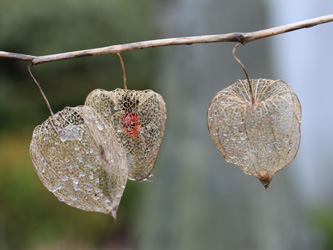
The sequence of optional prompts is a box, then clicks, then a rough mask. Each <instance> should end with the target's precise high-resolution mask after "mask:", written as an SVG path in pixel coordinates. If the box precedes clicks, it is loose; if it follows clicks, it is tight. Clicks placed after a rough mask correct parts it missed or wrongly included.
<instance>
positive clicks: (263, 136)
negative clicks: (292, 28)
mask: <svg viewBox="0 0 333 250" xmlns="http://www.w3.org/2000/svg"><path fill="white" fill-rule="evenodd" d="M251 82H252V89H253V97H254V103H252V101H251V93H250V90H249V84H248V81H247V80H237V82H236V83H234V84H233V85H231V86H229V87H227V88H225V89H223V90H222V91H220V92H218V93H217V95H216V96H215V97H214V99H213V100H212V102H211V103H210V105H209V108H208V113H207V124H208V129H209V133H210V135H211V137H212V139H213V141H214V143H215V145H216V147H217V148H218V149H219V151H220V152H221V154H222V156H223V158H224V159H225V160H226V161H227V162H229V163H233V164H235V165H237V166H238V167H240V169H241V170H242V171H243V172H244V173H245V174H249V175H254V176H255V177H257V178H258V179H259V180H260V181H261V182H262V183H263V185H264V186H265V188H268V185H269V183H270V182H271V180H272V178H273V176H274V174H275V173H276V172H277V171H279V170H280V169H282V168H284V167H285V166H287V165H288V164H289V163H290V162H291V161H292V160H293V159H294V158H295V156H296V154H297V151H298V148H299V143H300V137H301V129H300V128H301V118H302V114H301V104H300V102H299V100H298V98H297V96H296V94H295V93H294V92H292V90H291V89H290V88H289V86H288V84H287V83H285V82H283V81H281V80H276V81H274V80H269V79H255V80H251Z"/></svg>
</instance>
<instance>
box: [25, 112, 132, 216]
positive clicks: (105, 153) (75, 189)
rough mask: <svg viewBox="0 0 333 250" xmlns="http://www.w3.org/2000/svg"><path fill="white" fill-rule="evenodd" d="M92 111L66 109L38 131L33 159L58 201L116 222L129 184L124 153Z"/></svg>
mask: <svg viewBox="0 0 333 250" xmlns="http://www.w3.org/2000/svg"><path fill="white" fill-rule="evenodd" d="M115 138H116V134H115V132H114V131H113V129H112V128H110V127H109V126H108V125H107V124H106V123H105V121H104V120H103V119H101V117H100V116H99V115H98V114H97V113H96V112H95V110H94V109H93V108H91V107H88V106H79V107H74V108H70V107H66V108H65V109H63V110H62V111H60V112H58V113H56V114H55V115H53V116H51V117H49V118H48V119H47V120H46V121H45V122H44V123H43V124H42V125H39V126H37V127H36V128H35V130H34V133H33V136H32V141H31V144H30V157H31V160H32V162H33V164H34V166H35V169H36V172H37V174H38V176H39V178H40V179H41V181H42V182H43V184H44V186H45V187H46V188H47V189H48V190H49V191H50V192H52V193H53V194H54V195H55V196H56V197H57V198H58V199H59V201H63V202H65V203H66V204H68V205H70V206H72V207H75V208H78V209H82V210H86V211H93V212H101V213H106V214H111V215H112V216H113V217H114V218H116V213H117V209H118V205H119V202H120V200H121V197H122V195H123V192H124V188H125V185H126V181H127V175H128V169H127V165H126V153H125V152H124V150H123V148H122V146H121V145H120V144H119V143H118V141H117V140H116V139H115Z"/></svg>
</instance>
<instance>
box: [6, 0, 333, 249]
mask: <svg viewBox="0 0 333 250" xmlns="http://www.w3.org/2000/svg"><path fill="white" fill-rule="evenodd" d="M160 2H161V3H162V2H163V4H160V5H159V6H158V7H157V6H156V5H157V2H156V1H153V0H141V1H135V0H123V1H109V0H98V1H88V0H80V1H78V0H76V1H74V0H71V1H70V0H57V1H44V0H29V1H27V0H14V1H13V0H0V50H3V51H10V52H17V53H24V54H32V55H44V54H53V53H59V52H66V51H72V50H80V49H88V48H94V47H102V46H108V45H113V44H121V43H129V42H135V41H142V40H150V39H157V38H160V37H161V33H160V26H163V18H160V16H159V15H160V14H161V12H163V10H164V9H163V8H165V9H168V4H167V1H160ZM174 2H177V1H174ZM180 2H181V1H180ZM238 2H242V1H238ZM193 8H195V7H193ZM198 8H199V7H198ZM243 9H245V10H246V7H245V8H243ZM192 11H193V9H192ZM203 11H205V10H204V9H203ZM250 11H251V10H250ZM187 13H188V14H191V13H192V12H191V10H189V12H187ZM171 16H172V15H171ZM214 18H215V17H213V16H212V19H214ZM161 23H162V24H161ZM198 23H199V24H200V22H198ZM199 24H198V25H199ZM193 25H194V24H193ZM243 25H244V29H245V26H246V25H247V23H243ZM199 26H200V25H199ZM169 27H172V25H170V26H169ZM174 27H178V24H174ZM189 27H191V25H189ZM246 27H247V28H250V26H246ZM183 28H184V27H183ZM205 28H207V29H206V30H207V32H215V33H218V32H219V31H221V33H222V32H231V31H238V30H226V29H222V28H221V29H220V30H218V29H216V30H214V29H212V28H211V27H205ZM251 28H252V27H251ZM260 28H262V27H254V29H260ZM165 29H166V28H165V27H164V30H165ZM184 30H186V27H185V28H184ZM189 30H191V29H190V28H189ZM249 31H250V30H249ZM169 33H170V34H171V35H173V34H174V33H173V32H172V30H170V29H169ZM164 34H165V33H164ZM175 34H176V33H175ZM199 34H202V33H198V34H194V33H191V32H190V33H186V32H184V33H177V35H184V36H185V35H199ZM258 43H259V42H258ZM204 46H206V45H204ZM207 46H208V45H207ZM224 46H227V45H224ZM229 47H230V46H229ZM229 47H228V53H229V51H230V48H231V47H230V48H229ZM182 48H185V47H182ZM250 48H251V47H250ZM213 49H220V47H217V45H215V47H213ZM183 50H184V51H185V49H183ZM169 51H171V50H167V51H166V52H169ZM164 52H165V51H164ZM159 56H160V54H159V49H145V50H140V51H132V52H127V53H124V54H123V59H124V62H125V67H126V72H127V81H128V86H129V88H131V89H146V88H152V89H154V90H155V88H156V85H155V82H154V81H155V80H156V79H157V78H158V75H159V70H160V69H161V68H160V67H161V65H163V63H160V60H159ZM202 57H203V56H202ZM199 58H200V56H199ZM220 60H222V58H221V59H220ZM228 60H229V61H230V60H231V59H230V58H229V59H228ZM206 62H207V61H206ZM167 63H169V64H172V63H173V61H172V60H170V61H168V62H167ZM185 63H186V60H185ZM208 64H209V62H208V63H207V65H208ZM199 65H200V63H199ZM27 66H28V63H27V62H22V61H17V60H10V59H3V58H0V249H1V250H7V249H37V250H38V249H51V250H52V249H73V250H75V249H83V250H85V249H87V250H88V249H116V250H125V249H126V250H129V249H135V246H137V245H139V244H138V243H137V242H135V240H137V239H138V238H139V236H138V235H140V234H141V233H140V232H137V231H138V229H137V228H143V230H145V226H136V227H135V228H136V229H135V230H136V231H135V230H134V229H133V228H134V225H135V224H137V223H142V224H143V225H145V221H143V222H142V221H141V222H140V221H139V222H138V219H137V217H139V216H140V215H142V212H140V213H139V212H138V211H142V210H144V209H145V206H143V207H142V206H141V202H142V199H143V197H145V196H147V192H146V190H149V189H154V188H155V187H159V183H158V182H157V183H155V184H151V183H135V182H132V181H129V182H128V184H127V187H126V190H125V193H124V196H123V199H122V201H121V204H120V207H119V210H118V218H117V220H116V221H114V220H113V219H112V217H111V216H108V215H104V214H97V213H89V212H84V211H80V210H77V209H74V208H72V207H69V206H67V205H65V204H64V203H61V202H59V201H58V200H57V199H56V198H55V197H54V196H53V195H52V194H51V193H50V192H48V191H47V190H46V188H44V186H43V185H42V183H41V182H40V181H39V179H38V176H37V175H36V174H35V171H34V167H33V165H32V163H31V161H30V157H29V143H30V140H31V135H32V131H33V128H34V127H35V126H37V125H39V124H41V123H42V122H43V121H44V120H46V119H47V118H48V116H49V115H50V114H49V111H48V109H47V107H46V105H45V102H44V100H43V99H42V97H41V95H40V93H39V91H38V89H37V87H36V86H35V84H34V83H33V81H32V79H31V78H30V76H29V75H28V72H27ZM232 67H236V66H235V65H233V66H232ZM237 67H238V66H237ZM196 70H198V68H196ZM32 71H33V73H34V75H35V77H36V78H37V79H38V80H39V82H40V84H41V86H42V88H43V90H44V92H45V94H46V96H47V97H48V100H49V102H50V104H51V106H52V108H53V111H54V112H57V111H59V110H62V109H63V108H64V107H65V106H77V105H81V104H83V103H84V100H85V97H86V96H87V95H88V94H89V92H90V91H92V90H93V89H95V88H102V89H106V90H112V89H115V88H119V87H122V71H121V66H120V63H119V59H118V57H117V56H116V55H104V56H94V57H87V58H80V59H75V60H69V61H61V62H52V63H47V64H42V65H38V66H34V67H33V68H32ZM252 72H255V73H260V70H259V69H258V71H257V72H256V71H255V70H252ZM239 74H242V73H241V71H239ZM230 78H233V76H231V77H230ZM216 89H217V90H220V87H218V88H216ZM173 90H174V89H173ZM214 91H215V90H214ZM165 92H167V91H165ZM166 94H167V95H166V96H168V95H169V97H170V96H172V95H173V94H172V93H166ZM210 95H211V94H210ZM211 97H213V96H211ZM167 99H168V98H167ZM170 100H171V98H170ZM204 102H207V105H208V103H209V100H204ZM169 103H170V102H169ZM167 107H168V103H167ZM204 108H206V107H204ZM171 119H172V118H171ZM172 128H175V127H172V126H169V127H167V129H172ZM202 133H204V131H203V132H202ZM169 147H172V145H171V146H169ZM162 150H163V147H162ZM214 153H215V154H216V155H218V154H217V152H214ZM162 154H163V153H162ZM170 157H171V158H172V157H173V156H170ZM217 157H220V156H217ZM219 160H220V161H221V162H222V161H223V160H222V158H219ZM184 162H185V163H186V164H188V165H190V163H188V162H186V161H184ZM185 163H184V164H185ZM219 167H220V166H219ZM237 171H238V169H237V170H235V172H236V174H237V175H238V174H239V173H238V172H237ZM241 178H243V177H241ZM244 178H250V177H246V176H245V177H244ZM208 182H209V184H210V180H209V181H208ZM212 183H214V182H212ZM257 184H258V186H259V183H256V185H257ZM212 185H213V184H212ZM160 186H162V184H161V185H160ZM260 188H261V187H260ZM273 192H274V191H273ZM187 198H188V197H187V196H182V197H180V196H179V197H178V199H182V200H186V199H187ZM211 198H212V197H211ZM214 198H216V197H214ZM212 199H213V198H212ZM217 199H219V198H217ZM149 202H151V200H150V201H149ZM149 202H148V203H149ZM146 206H150V204H148V205H147V204H146ZM305 210H306V215H305V217H306V218H307V220H306V223H307V224H310V225H311V227H310V228H312V229H311V230H313V231H314V233H313V232H311V233H312V234H314V235H315V236H316V237H317V238H319V241H320V242H321V246H320V247H322V248H320V247H318V249H333V213H332V208H331V207H330V206H327V205H321V204H313V205H311V206H308V207H306V209H305ZM163 220H167V219H166V218H162V219H161V221H157V222H156V223H157V224H161V223H164V221H163ZM235 237H236V236H235ZM143 249H144V248H143ZM151 249H154V250H158V249H157V248H151ZM215 249H222V248H215ZM223 249H233V248H223ZM249 249H250V248H249Z"/></svg>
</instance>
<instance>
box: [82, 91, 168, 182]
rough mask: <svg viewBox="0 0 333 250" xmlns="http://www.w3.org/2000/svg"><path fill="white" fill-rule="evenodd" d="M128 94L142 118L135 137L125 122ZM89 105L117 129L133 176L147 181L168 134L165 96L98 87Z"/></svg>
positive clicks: (149, 92) (132, 177) (87, 102)
mask: <svg viewBox="0 0 333 250" xmlns="http://www.w3.org/2000/svg"><path fill="white" fill-rule="evenodd" d="M125 96H126V97H127V99H128V100H130V101H131V104H135V105H134V106H133V107H132V108H131V109H130V112H132V113H133V114H135V115H138V116H137V117H139V119H138V120H139V124H138V126H137V127H136V128H137V129H138V131H137V132H138V136H135V137H133V136H130V135H129V133H126V131H125V129H124V127H123V125H122V119H123V117H124V116H125V115H126V110H125V107H124V97H125ZM85 105H87V106H91V107H93V108H94V109H95V110H96V111H97V113H98V114H100V115H101V117H103V118H104V120H105V121H106V123H108V124H111V126H112V127H113V128H114V130H115V131H116V133H117V135H118V140H119V142H120V143H121V144H122V145H123V146H124V147H125V150H126V153H127V164H128V169H129V179H131V180H136V181H144V180H146V179H147V178H148V177H149V176H150V173H151V171H152V170H153V168H154V165H155V162H156V158H157V155H158V152H159V150H160V146H161V143H162V138H163V135H164V127H165V120H166V108H165V103H164V100H163V98H162V96H161V95H159V94H157V93H155V92H154V91H152V90H144V91H136V90H127V91H126V90H124V89H116V90H113V91H105V90H101V89H96V90H93V91H92V92H91V93H90V94H89V95H88V97H87V99H86V102H85Z"/></svg>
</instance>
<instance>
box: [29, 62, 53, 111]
mask: <svg viewBox="0 0 333 250" xmlns="http://www.w3.org/2000/svg"><path fill="white" fill-rule="evenodd" d="M31 66H33V64H29V66H28V72H29V74H30V76H31V77H32V79H33V80H34V82H35V83H36V85H37V87H38V88H39V91H40V93H41V94H42V96H43V98H44V100H45V102H46V105H47V107H48V109H49V110H50V113H51V115H52V116H53V115H54V113H53V111H52V108H51V106H50V103H49V101H48V100H47V98H46V96H45V94H44V91H43V90H42V88H41V86H40V84H39V83H38V81H37V79H36V78H35V77H34V75H33V74H32V72H31Z"/></svg>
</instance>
